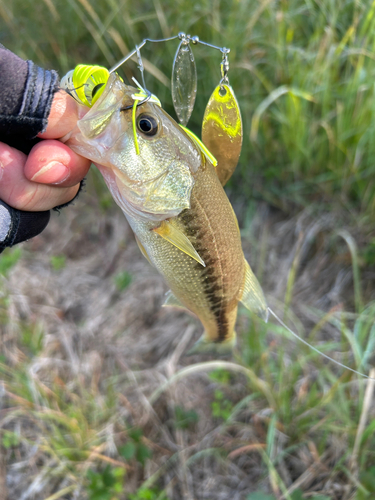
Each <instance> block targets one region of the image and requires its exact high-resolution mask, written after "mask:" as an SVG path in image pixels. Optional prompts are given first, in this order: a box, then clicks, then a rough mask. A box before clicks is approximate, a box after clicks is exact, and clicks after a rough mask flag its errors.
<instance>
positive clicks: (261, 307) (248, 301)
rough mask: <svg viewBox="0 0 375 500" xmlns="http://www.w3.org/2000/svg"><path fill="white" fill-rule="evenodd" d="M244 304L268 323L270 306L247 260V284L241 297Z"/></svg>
mask: <svg viewBox="0 0 375 500" xmlns="http://www.w3.org/2000/svg"><path fill="white" fill-rule="evenodd" d="M240 300H241V302H242V304H243V305H244V306H245V307H246V309H248V310H249V311H251V312H253V313H255V314H256V315H257V316H259V317H260V318H261V319H263V320H264V321H265V322H266V323H267V321H268V306H267V303H266V299H265V298H264V294H263V290H262V287H261V286H260V284H259V281H258V280H257V279H256V277H255V274H254V273H253V271H252V270H251V267H250V266H249V264H248V262H247V261H246V260H245V284H244V290H243V293H242V297H241V299H240Z"/></svg>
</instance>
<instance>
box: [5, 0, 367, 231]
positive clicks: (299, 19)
mask: <svg viewBox="0 0 375 500" xmlns="http://www.w3.org/2000/svg"><path fill="white" fill-rule="evenodd" d="M0 9H1V13H2V20H1V21H0V42H2V43H4V44H5V45H6V46H8V47H9V48H11V49H13V50H15V51H16V52H17V53H19V54H20V55H21V56H22V57H25V58H32V59H34V60H35V61H37V62H38V63H40V64H41V65H43V66H48V67H53V68H56V69H57V70H59V71H60V73H61V74H64V73H65V72H66V71H68V70H69V69H71V68H73V67H74V66H75V65H76V64H78V63H84V62H85V63H98V64H103V65H105V66H108V67H109V66H111V65H112V64H114V63H115V62H116V61H118V60H119V59H120V58H121V57H122V56H123V55H124V54H125V53H127V52H128V51H130V50H132V49H133V48H134V46H135V44H136V43H140V42H141V41H142V39H143V38H145V37H150V38H162V37H167V36H170V35H174V34H177V33H178V32H179V31H181V30H183V31H185V32H188V33H190V34H192V35H198V36H199V37H200V38H201V39H202V40H205V41H207V42H210V43H214V44H217V45H219V46H224V45H225V46H227V47H230V49H231V53H230V65H231V67H230V72H229V77H230V81H231V84H232V86H233V88H234V90H235V93H236V95H237V97H238V99H239V102H240V106H241V109H242V114H243V118H244V125H245V128H244V130H245V141H244V148H243V153H242V156H241V159H240V164H239V167H238V169H237V171H236V173H235V175H234V177H233V179H232V181H231V183H230V187H231V190H232V191H233V192H234V193H235V195H236V196H238V197H244V198H248V197H250V196H252V197H257V198H259V197H260V198H263V199H266V200H267V201H269V202H270V203H272V204H274V205H276V206H278V207H282V208H284V209H288V210H290V209H292V208H293V207H295V205H297V206H306V205H307V204H311V203H314V202H315V203H316V204H317V205H319V206H320V207H321V206H323V207H324V208H327V207H329V206H330V205H332V204H333V205H338V206H341V207H345V210H348V211H350V212H354V213H355V214H356V216H357V217H360V221H361V222H363V223H366V222H367V223H368V222H370V220H373V216H374V211H375V203H374V200H375V184H374V183H375V181H374V178H375V176H374V173H375V166H374V164H375V161H374V159H375V149H374V141H373V137H374V132H375V130H374V118H373V117H374V102H375V100H374V83H373V82H374V79H375V78H374V77H375V64H374V59H375V56H374V55H373V48H374V45H375V29H374V28H375V16H374V10H375V5H374V3H370V2H357V1H354V0H346V1H344V0H330V1H327V2H320V3H317V2H312V1H309V0H305V1H301V0H291V1H289V2H281V3H277V2H273V1H266V0H263V1H261V2H251V1H249V0H245V1H244V0H242V1H241V2H239V1H234V0H233V1H231V2H229V3H228V2H225V3H224V2H219V1H217V2H215V3H214V4H212V2H207V1H203V2H199V4H194V5H192V4H191V3H190V2H188V1H187V0H179V1H176V2H169V1H168V2H163V3H162V4H161V3H160V2H159V1H157V0H155V1H154V2H143V1H142V2H129V1H121V2H114V1H113V0H111V1H108V2H103V1H99V0H92V1H88V0H69V1H68V2H65V3H64V5H63V6H62V5H61V4H57V3H56V2H54V0H49V1H46V2H39V3H38V4H37V5H35V4H34V3H28V2H21V1H20V0H11V1H10V2H4V1H1V2H0ZM36 25H38V30H36V29H35V26H36ZM20 34H21V36H20ZM176 47H177V42H170V43H167V44H159V45H153V46H148V45H147V46H146V47H145V48H144V49H142V54H143V56H144V57H145V59H147V62H146V66H147V67H148V68H149V70H150V71H148V73H147V75H146V80H147V85H148V87H149V88H150V89H151V90H152V91H153V92H154V93H155V94H156V95H158V96H159V98H160V99H161V101H162V103H163V105H164V106H165V107H166V109H167V110H168V111H169V112H171V113H172V114H173V111H172V106H171V96H170V89H169V88H168V85H169V83H168V82H169V79H170V74H171V68H172V62H173V56H174V52H175V50H176ZM194 53H195V58H196V61H197V69H198V80H199V81H198V98H197V105H196V109H195V112H194V113H193V117H192V120H191V123H190V127H191V128H192V129H193V130H194V131H195V132H197V133H198V134H199V130H200V123H201V120H202V116H203V110H204V106H205V104H206V102H207V100H208V97H209V95H210V93H211V92H212V90H213V88H214V87H215V86H216V85H217V83H218V81H219V78H220V72H219V64H220V54H218V53H217V52H215V51H212V50H210V49H207V48H204V47H202V46H197V47H194ZM123 71H125V74H126V75H125V76H126V77H127V78H128V79H129V78H130V77H131V75H132V74H133V73H136V71H137V70H136V64H135V63H134V62H130V63H129V64H128V65H126V66H125V67H124V68H123Z"/></svg>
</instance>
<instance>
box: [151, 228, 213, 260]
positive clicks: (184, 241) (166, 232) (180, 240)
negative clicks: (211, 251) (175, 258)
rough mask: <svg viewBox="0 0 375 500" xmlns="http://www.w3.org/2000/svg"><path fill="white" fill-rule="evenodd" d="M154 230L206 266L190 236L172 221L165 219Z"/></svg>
mask: <svg viewBox="0 0 375 500" xmlns="http://www.w3.org/2000/svg"><path fill="white" fill-rule="evenodd" d="M153 231H154V232H155V233H156V234H158V235H159V236H161V237H162V238H164V239H165V240H167V241H169V243H171V244H172V245H174V246H175V247H177V248H178V249H179V250H181V252H184V253H186V255H189V257H191V258H192V259H194V260H196V261H197V262H199V264H201V265H202V266H203V267H206V264H205V263H204V261H203V259H202V258H201V257H200V255H199V253H198V252H197V251H196V250H195V248H194V247H193V245H192V243H191V241H190V240H189V238H188V237H187V236H185V235H184V233H183V232H182V231H180V230H179V229H177V228H176V227H174V226H173V225H172V224H171V223H170V222H168V221H166V220H164V221H163V222H162V223H161V224H160V226H159V227H156V228H155V229H153Z"/></svg>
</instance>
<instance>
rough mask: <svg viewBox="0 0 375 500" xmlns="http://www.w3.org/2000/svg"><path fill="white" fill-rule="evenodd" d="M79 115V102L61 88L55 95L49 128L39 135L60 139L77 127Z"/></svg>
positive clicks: (43, 137) (49, 117) (49, 118)
mask: <svg viewBox="0 0 375 500" xmlns="http://www.w3.org/2000/svg"><path fill="white" fill-rule="evenodd" d="M78 117H79V105H78V103H77V102H76V101H75V100H74V99H73V97H71V96H70V95H69V94H67V93H66V92H65V91H64V90H59V91H58V92H56V94H55V95H54V97H53V101H52V106H51V111H50V114H49V116H48V125H47V129H46V131H45V132H43V133H42V134H39V135H38V136H39V137H41V138H42V139H59V138H60V137H63V136H64V135H65V134H67V133H68V132H70V131H71V130H72V129H73V128H74V127H75V125H76V123H77V120H78Z"/></svg>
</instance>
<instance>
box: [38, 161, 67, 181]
mask: <svg viewBox="0 0 375 500" xmlns="http://www.w3.org/2000/svg"><path fill="white" fill-rule="evenodd" d="M68 175H69V169H68V167H66V166H65V165H63V164H62V163H60V162H58V161H51V162H50V163H47V165H44V167H42V168H41V169H40V170H38V172H37V173H36V174H34V175H33V176H32V178H31V180H32V181H34V182H41V183H42V184H60V183H61V182H64V181H65V179H66V178H67V177H68Z"/></svg>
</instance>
